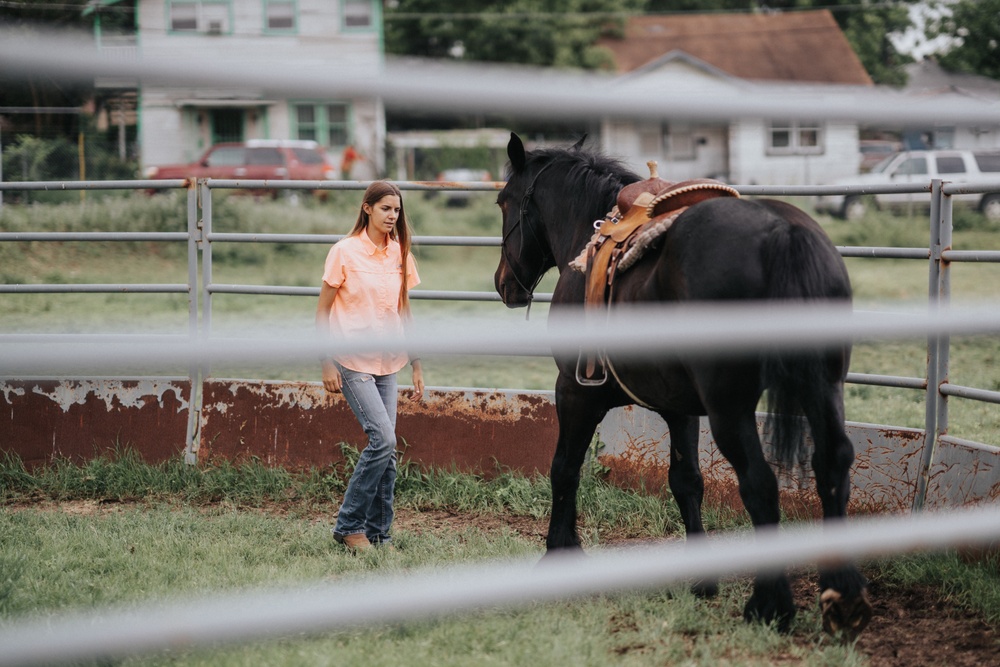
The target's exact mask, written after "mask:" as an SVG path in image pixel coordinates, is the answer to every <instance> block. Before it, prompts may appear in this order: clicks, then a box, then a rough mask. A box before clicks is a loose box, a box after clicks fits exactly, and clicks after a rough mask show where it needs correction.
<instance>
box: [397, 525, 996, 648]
mask: <svg viewBox="0 0 1000 667" xmlns="http://www.w3.org/2000/svg"><path fill="white" fill-rule="evenodd" d="M396 526H397V528H399V529H402V530H406V531H408V532H416V533H419V532H421V531H436V530H440V531H446V530H447V531H455V530H463V529H466V528H478V529H480V530H482V531H484V532H489V531H496V530H504V529H506V530H509V531H511V532H515V533H519V534H521V535H523V536H524V537H526V538H528V539H537V540H538V541H539V542H544V540H545V534H546V532H547V530H548V521H547V519H532V518H530V517H511V516H496V515H489V516H476V515H466V514H459V513H456V512H449V511H446V510H430V511H422V512H417V511H414V510H407V509H401V510H399V511H398V513H397V515H396ZM602 538H603V539H605V541H606V542H608V543H612V542H626V541H630V540H629V537H628V536H626V535H620V536H610V537H609V536H602ZM872 576H873V575H870V574H869V578H871V577H872ZM792 586H793V592H794V594H795V603H796V605H797V606H798V607H799V608H800V609H807V608H811V607H812V606H813V605H815V604H817V603H816V596H817V590H816V578H815V576H799V577H795V578H794V579H793V582H792ZM871 594H872V603H873V605H874V606H875V613H874V616H873V617H872V621H871V624H870V625H869V626H868V629H867V630H865V632H864V633H863V634H862V635H861V637H860V639H858V643H857V649H858V650H859V651H860V652H861V653H863V654H865V655H867V656H868V657H869V659H870V664H871V665H872V667H901V666H906V667H941V666H946V667H987V666H989V667H994V666H996V665H1000V633H998V629H997V628H995V627H993V626H991V625H989V624H987V623H986V622H985V621H983V619H982V618H980V617H979V616H977V615H976V614H975V613H974V612H971V611H968V610H966V609H962V608H960V607H957V606H955V605H952V604H949V603H948V602H946V601H943V600H942V598H941V594H940V591H938V590H936V589H934V588H931V587H929V586H926V587H917V588H914V589H910V590H898V589H896V588H895V587H893V588H888V587H885V588H884V587H882V586H880V585H879V583H878V581H877V580H873V582H872V585H871ZM803 641H811V640H807V639H805V638H804V639H803ZM810 645H811V644H810Z"/></svg>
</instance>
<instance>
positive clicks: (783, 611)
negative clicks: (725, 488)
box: [708, 374, 795, 632]
mask: <svg viewBox="0 0 1000 667" xmlns="http://www.w3.org/2000/svg"><path fill="white" fill-rule="evenodd" d="M734 376H735V374H734ZM732 379H733V381H735V377H733V378H732ZM726 395H727V399H728V400H731V399H732V398H733V394H732V393H730V392H728V391H727V392H726ZM740 402H742V403H745V401H740ZM708 418H709V423H710V424H711V426H712V435H713V436H714V437H715V442H716V445H717V446H718V447H719V451H720V452H722V454H723V456H725V457H726V459H727V460H728V461H729V463H730V464H731V465H732V466H733V471H734V472H735V473H736V479H737V480H738V481H739V486H740V498H741V499H742V500H743V506H744V507H745V508H746V510H747V513H748V514H749V515H750V520H751V521H752V522H753V525H754V527H755V528H761V527H766V526H774V525H776V524H777V523H778V520H779V518H780V512H779V506H778V479H777V478H776V477H775V475H774V471H773V470H771V466H770V465H768V463H767V461H766V460H765V459H764V453H763V451H762V448H761V444H760V438H759V437H758V435H757V422H756V419H755V417H754V409H753V406H752V405H751V406H750V407H746V406H744V407H743V408H741V409H733V408H732V404H730V406H729V407H728V408H726V409H713V407H712V406H708ZM794 617H795V602H794V600H793V598H792V587H791V585H790V584H789V582H788V577H787V576H786V575H785V573H784V572H779V573H778V574H771V575H766V576H765V575H757V577H756V578H755V579H754V587H753V594H752V595H751V596H750V599H749V600H748V601H747V604H746V606H745V607H744V608H743V618H744V619H746V620H747V621H748V622H749V621H762V622H764V623H772V622H774V623H776V624H777V627H778V630H779V631H781V632H787V631H788V630H789V628H790V627H791V623H792V619H793V618H794Z"/></svg>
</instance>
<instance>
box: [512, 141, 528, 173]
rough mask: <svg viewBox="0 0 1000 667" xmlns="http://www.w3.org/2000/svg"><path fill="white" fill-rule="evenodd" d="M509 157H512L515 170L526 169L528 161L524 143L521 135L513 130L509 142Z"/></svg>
mask: <svg viewBox="0 0 1000 667" xmlns="http://www.w3.org/2000/svg"><path fill="white" fill-rule="evenodd" d="M507 157H508V158H510V166H511V167H512V168H513V169H514V171H521V170H522V169H524V164H525V163H526V162H527V158H526V157H525V155H524V144H523V143H521V137H519V136H517V135H516V134H514V133H513V132H511V133H510V141H508V142H507Z"/></svg>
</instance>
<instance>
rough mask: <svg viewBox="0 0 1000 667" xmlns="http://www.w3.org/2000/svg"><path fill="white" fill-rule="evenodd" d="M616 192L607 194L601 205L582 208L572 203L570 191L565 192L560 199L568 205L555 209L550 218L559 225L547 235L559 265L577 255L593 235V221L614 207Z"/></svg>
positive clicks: (601, 217)
mask: <svg viewBox="0 0 1000 667" xmlns="http://www.w3.org/2000/svg"><path fill="white" fill-rule="evenodd" d="M617 194H618V192H617V190H616V191H615V192H614V193H611V194H609V195H608V197H607V202H606V203H605V204H603V205H602V206H599V207H595V208H587V209H586V210H584V207H583V206H575V205H574V203H575V202H576V200H575V199H574V195H573V192H572V191H569V192H567V193H566V195H565V199H563V200H562V201H564V202H567V203H568V205H566V206H565V207H561V208H560V209H559V210H556V211H555V212H554V214H553V216H552V217H551V218H550V219H551V220H555V221H557V222H556V225H558V226H559V229H558V230H556V232H557V233H556V234H550V235H549V245H550V246H551V247H552V249H553V253H552V254H553V256H554V257H555V258H556V262H557V264H558V265H559V266H560V267H563V266H566V264H568V263H569V262H571V261H573V260H574V259H576V258H577V257H578V256H579V254H580V251H581V250H583V247H584V246H585V245H587V243H588V242H589V241H590V240H591V238H593V236H594V229H595V225H594V223H595V222H599V221H603V220H604V217H605V216H606V215H607V214H608V213H609V212H610V211H611V209H612V208H614V205H615V196H616V195H617ZM557 208H558V207H557ZM557 237H559V238H557ZM557 246H558V247H559V249H558V250H557V249H556V248H557ZM564 255H565V256H564Z"/></svg>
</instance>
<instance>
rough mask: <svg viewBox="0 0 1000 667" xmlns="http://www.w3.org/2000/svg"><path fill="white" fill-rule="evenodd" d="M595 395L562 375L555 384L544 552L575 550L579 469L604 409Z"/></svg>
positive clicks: (577, 540) (578, 540) (605, 411)
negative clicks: (549, 510)
mask: <svg viewBox="0 0 1000 667" xmlns="http://www.w3.org/2000/svg"><path fill="white" fill-rule="evenodd" d="M594 396H595V391H594V390H593V389H589V390H588V389H586V388H583V387H580V385H579V384H577V383H576V381H575V380H573V379H572V378H566V377H565V376H563V375H560V376H559V379H558V380H556V416H557V418H558V420H559V440H558V441H557V443H556V453H555V456H554V457H553V458H552V470H551V471H550V473H549V478H550V481H551V484H552V515H551V517H550V518H549V534H548V537H546V539H545V547H546V549H547V550H548V551H552V550H555V549H579V548H580V537H579V535H578V534H577V530H576V493H577V491H578V490H579V488H580V468H581V467H582V466H583V459H584V457H585V456H586V454H587V448H588V447H589V446H590V442H591V440H592V439H593V437H594V432H595V431H596V430H597V425H598V424H600V423H601V420H602V419H604V415H605V414H606V413H607V408H606V407H605V406H604V405H603V402H602V401H598V400H595V399H594Z"/></svg>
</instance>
